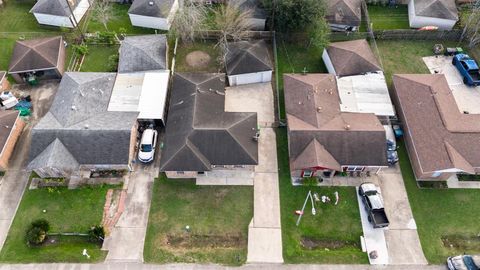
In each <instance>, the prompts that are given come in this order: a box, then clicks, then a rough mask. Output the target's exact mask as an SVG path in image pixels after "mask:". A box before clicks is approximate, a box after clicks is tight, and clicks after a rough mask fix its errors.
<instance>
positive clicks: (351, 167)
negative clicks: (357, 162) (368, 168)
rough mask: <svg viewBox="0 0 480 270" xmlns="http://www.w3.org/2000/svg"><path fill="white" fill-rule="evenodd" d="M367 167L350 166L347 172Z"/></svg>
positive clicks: (358, 170) (359, 170)
mask: <svg viewBox="0 0 480 270" xmlns="http://www.w3.org/2000/svg"><path fill="white" fill-rule="evenodd" d="M364 168H365V167H363V166H348V167H347V172H361V171H363V169H364Z"/></svg>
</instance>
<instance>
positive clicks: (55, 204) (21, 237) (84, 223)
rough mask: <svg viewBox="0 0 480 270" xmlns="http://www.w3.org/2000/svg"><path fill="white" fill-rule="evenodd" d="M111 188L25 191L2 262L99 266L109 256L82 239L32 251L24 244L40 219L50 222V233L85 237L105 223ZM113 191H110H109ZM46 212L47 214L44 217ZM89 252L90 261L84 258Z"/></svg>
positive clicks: (62, 240) (69, 239) (66, 239)
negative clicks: (83, 235)
mask: <svg viewBox="0 0 480 270" xmlns="http://www.w3.org/2000/svg"><path fill="white" fill-rule="evenodd" d="M108 188H109V187H107V186H101V187H87V188H79V189H74V190H68V189H66V188H55V189H46V188H45V189H37V190H28V189H27V190H26V191H25V194H24V195H23V198H22V201H21V203H20V206H19V208H18V211H17V213H16V216H15V219H14V221H13V224H12V226H11V228H10V231H9V233H8V237H7V240H6V242H5V245H4V247H3V249H2V252H1V253H0V261H1V262H11V263H29V262H38V263H48V262H99V261H102V260H103V259H104V258H105V256H106V253H105V252H103V251H101V250H100V246H98V245H97V244H94V243H89V242H87V241H86V239H85V238H82V237H66V236H64V237H60V238H58V239H56V243H49V244H48V245H45V246H42V247H34V248H30V247H28V246H27V244H26V242H25V231H26V229H27V228H28V226H29V225H30V223H31V222H32V221H34V220H36V219H38V218H45V219H47V220H48V221H49V222H50V226H51V230H50V232H52V233H55V232H79V233H86V232H87V231H88V229H89V228H90V227H91V226H93V225H98V224H100V222H101V220H102V213H103V206H104V204H105V195H106V192H107V190H108ZM110 188H111V187H110ZM43 210H46V213H43ZM85 248H86V249H87V251H88V254H89V255H90V256H91V258H90V259H87V258H85V256H82V251H83V249H85Z"/></svg>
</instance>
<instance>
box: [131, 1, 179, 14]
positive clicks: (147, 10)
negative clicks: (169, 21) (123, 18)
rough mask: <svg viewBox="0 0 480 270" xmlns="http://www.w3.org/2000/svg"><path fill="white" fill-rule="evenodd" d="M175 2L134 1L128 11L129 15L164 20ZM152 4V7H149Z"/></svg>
mask: <svg viewBox="0 0 480 270" xmlns="http://www.w3.org/2000/svg"><path fill="white" fill-rule="evenodd" d="M174 2H175V0H135V1H133V3H132V6H130V9H129V10H128V13H129V14H136V15H142V16H148V17H157V18H166V17H167V16H168V14H170V10H171V9H172V6H173V3H174ZM150 3H152V5H150Z"/></svg>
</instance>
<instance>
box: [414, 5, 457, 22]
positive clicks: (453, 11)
mask: <svg viewBox="0 0 480 270" xmlns="http://www.w3.org/2000/svg"><path fill="white" fill-rule="evenodd" d="M414 5H415V14H416V15H417V16H424V17H432V18H441V19H448V20H458V10H457V6H456V4H455V0H415V1H414Z"/></svg>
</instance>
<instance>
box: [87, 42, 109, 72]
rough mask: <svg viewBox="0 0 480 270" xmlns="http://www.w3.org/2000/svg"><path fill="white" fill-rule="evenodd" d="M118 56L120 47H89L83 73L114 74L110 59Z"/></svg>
mask: <svg viewBox="0 0 480 270" xmlns="http://www.w3.org/2000/svg"><path fill="white" fill-rule="evenodd" d="M115 54H118V46H95V45H90V46H88V53H87V55H86V56H85V60H84V61H83V64H82V68H81V71H82V72H114V71H116V67H115V69H114V68H113V67H112V66H111V65H110V61H109V57H110V56H112V55H115Z"/></svg>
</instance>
